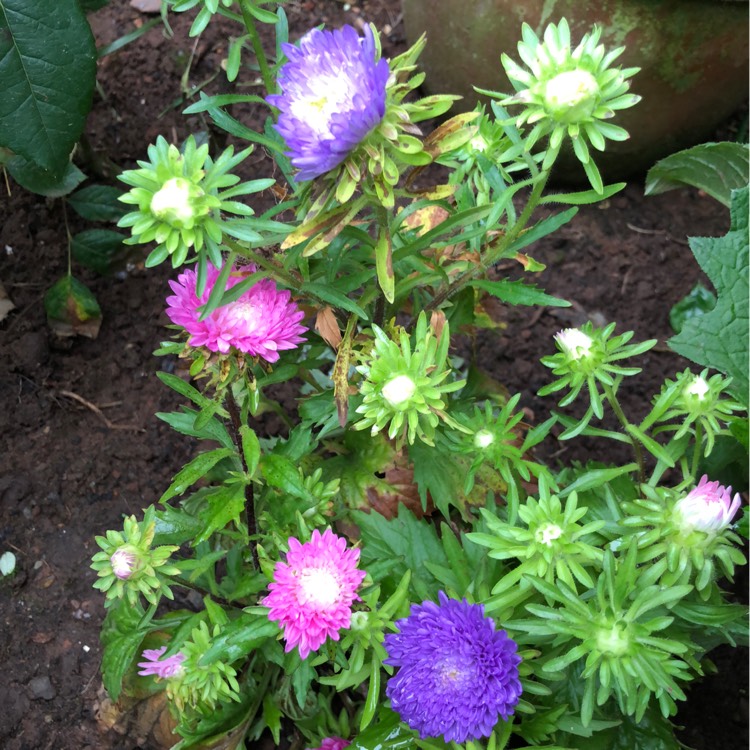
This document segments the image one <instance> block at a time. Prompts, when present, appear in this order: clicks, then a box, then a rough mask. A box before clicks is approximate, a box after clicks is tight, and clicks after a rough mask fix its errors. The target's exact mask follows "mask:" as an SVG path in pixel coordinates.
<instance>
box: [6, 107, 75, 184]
mask: <svg viewBox="0 0 750 750" xmlns="http://www.w3.org/2000/svg"><path fill="white" fill-rule="evenodd" d="M0 106H1V105H0ZM1 127H2V124H0V128H1ZM8 172H10V176H11V177H12V178H13V179H14V180H15V181H16V182H17V183H18V184H19V185H20V186H21V187H22V188H25V189H26V190H28V191H30V192H32V193H36V194H37V195H44V196H46V197H47V198H60V197H62V196H63V195H67V194H68V193H70V192H72V191H73V190H75V189H76V188H77V187H78V186H79V185H80V184H81V183H82V182H83V181H84V180H85V179H86V175H85V174H84V173H83V172H81V170H80V169H78V167H77V166H76V165H75V164H73V163H72V162H68V163H67V164H66V165H65V166H64V167H63V169H62V171H61V172H52V171H50V170H49V169H43V168H42V167H38V166H37V165H36V164H34V162H31V161H29V160H28V159H24V158H23V156H14V157H13V158H12V159H10V161H8Z"/></svg>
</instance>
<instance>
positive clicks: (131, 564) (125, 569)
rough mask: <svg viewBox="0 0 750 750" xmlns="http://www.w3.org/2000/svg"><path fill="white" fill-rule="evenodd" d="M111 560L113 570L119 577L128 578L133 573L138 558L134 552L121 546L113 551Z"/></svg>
mask: <svg viewBox="0 0 750 750" xmlns="http://www.w3.org/2000/svg"><path fill="white" fill-rule="evenodd" d="M109 562H110V564H111V565H112V572H113V573H114V574H115V575H116V576H117V577H118V578H119V579H121V580H126V579H128V578H130V576H131V575H132V574H133V570H134V569H135V562H136V560H135V555H134V554H133V552H131V551H130V550H127V549H123V548H122V547H121V548H120V549H117V550H115V551H114V552H113V553H112V557H110V558H109Z"/></svg>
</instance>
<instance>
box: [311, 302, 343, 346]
mask: <svg viewBox="0 0 750 750" xmlns="http://www.w3.org/2000/svg"><path fill="white" fill-rule="evenodd" d="M315 330H316V331H317V332H318V333H319V334H320V335H321V337H322V338H323V340H324V341H325V342H326V343H327V344H328V345H329V346H332V347H333V348H334V349H338V348H339V344H340V343H341V329H340V328H339V322H338V320H336V315H335V314H334V312H333V308H332V307H324V308H323V309H322V310H318V314H317V315H316V317H315Z"/></svg>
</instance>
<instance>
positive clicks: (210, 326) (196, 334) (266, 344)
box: [167, 263, 307, 362]
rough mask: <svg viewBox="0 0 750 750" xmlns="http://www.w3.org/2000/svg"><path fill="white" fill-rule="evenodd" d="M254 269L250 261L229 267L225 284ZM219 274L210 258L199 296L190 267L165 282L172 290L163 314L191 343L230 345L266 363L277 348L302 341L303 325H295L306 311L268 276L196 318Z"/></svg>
mask: <svg viewBox="0 0 750 750" xmlns="http://www.w3.org/2000/svg"><path fill="white" fill-rule="evenodd" d="M254 270H255V269H254V268H253V267H252V266H246V267H245V268H243V269H232V272H231V274H230V275H229V279H228V280H227V287H226V288H227V289H231V288H232V287H233V286H235V284H239V283H240V282H241V281H243V279H244V278H245V276H246V274H247V273H248V272H250V273H252V272H253V271H254ZM219 274H220V271H219V270H218V269H216V268H214V266H213V265H211V264H210V263H209V264H208V269H207V274H206V278H207V281H206V288H205V290H204V291H203V294H202V295H201V296H200V297H198V296H197V295H196V280H197V274H196V271H195V270H188V271H184V272H183V273H181V274H180V275H179V276H178V277H177V281H170V282H169V286H170V287H171V288H172V291H173V292H174V295H172V296H170V297H167V316H168V317H169V319H170V320H171V321H172V322H173V323H176V324H177V325H179V326H182V327H183V328H184V329H185V330H186V331H187V332H188V333H189V334H190V339H189V343H190V345H191V346H205V347H206V348H207V349H210V350H211V351H212V352H221V353H222V354H226V353H227V352H228V351H229V350H230V349H231V348H233V347H234V348H235V349H237V350H238V351H240V352H244V353H245V354H250V355H251V356H253V357H261V358H262V359H265V360H266V362H276V360H278V358H279V352H280V351H283V350H285V349H294V348H295V347H296V346H297V345H298V344H300V343H301V342H303V341H304V340H305V339H304V338H303V337H302V335H301V334H302V333H304V332H305V331H306V330H307V329H306V328H305V326H303V325H300V320H302V318H304V317H305V314H304V313H303V312H302V311H301V310H300V309H299V308H298V307H297V305H296V304H295V303H294V302H292V301H291V299H290V297H291V293H290V292H288V291H279V290H278V289H277V288H276V284H275V283H274V282H273V280H271V279H261V280H260V281H259V282H258V283H257V284H254V285H253V286H251V287H250V289H248V290H247V291H246V292H244V293H243V294H242V295H241V296H240V297H239V298H238V299H236V300H235V301H234V302H230V303H229V304H228V305H224V306H222V307H219V308H218V309H216V310H214V311H213V312H212V313H211V314H210V315H209V316H208V317H207V318H206V319H205V320H199V318H200V312H199V308H200V307H201V305H203V304H205V303H206V302H207V301H208V297H209V295H210V294H211V290H212V289H213V287H214V284H215V283H216V280H217V278H218V277H219Z"/></svg>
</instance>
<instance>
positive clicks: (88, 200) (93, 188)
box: [68, 185, 126, 221]
mask: <svg viewBox="0 0 750 750" xmlns="http://www.w3.org/2000/svg"><path fill="white" fill-rule="evenodd" d="M121 195H122V190H120V189H119V188H116V187H112V186H111V185H87V186H86V187H85V188H81V189H80V190H76V192H75V193H73V194H72V195H71V196H70V197H69V198H68V204H69V205H70V206H71V208H72V209H73V210H74V211H75V212H76V213H77V214H78V215H79V216H82V217H83V218H84V219H88V220H89V221H118V220H119V219H121V218H122V217H123V216H124V215H125V212H126V209H125V207H124V206H123V205H122V203H120V201H119V200H118V199H119V197H120V196H121Z"/></svg>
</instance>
